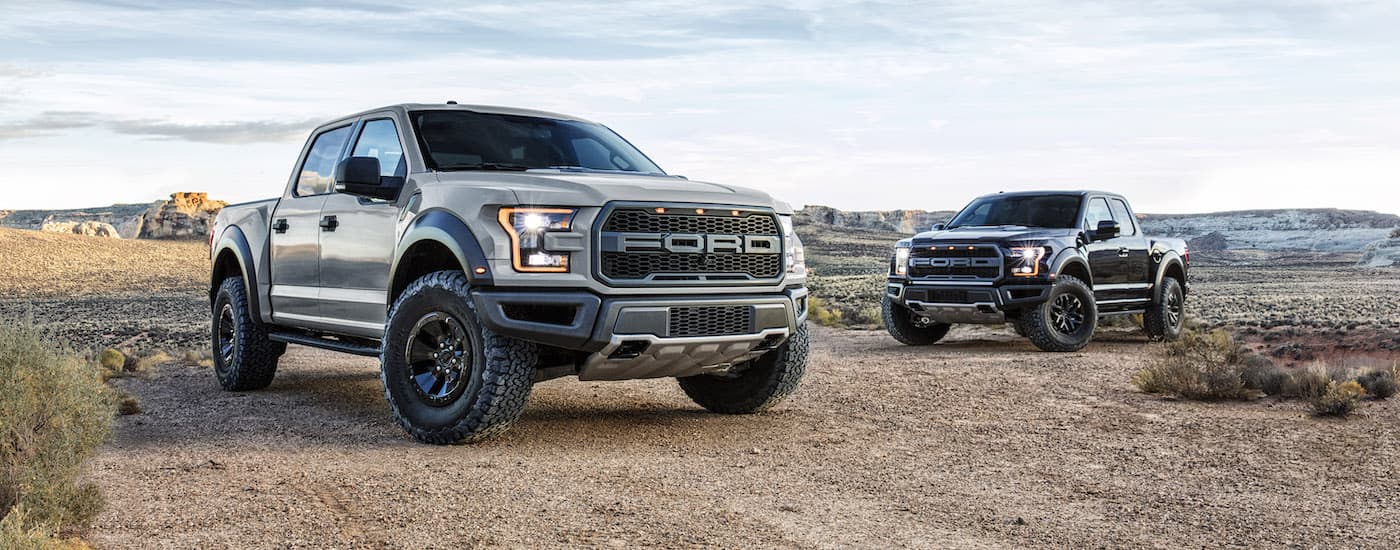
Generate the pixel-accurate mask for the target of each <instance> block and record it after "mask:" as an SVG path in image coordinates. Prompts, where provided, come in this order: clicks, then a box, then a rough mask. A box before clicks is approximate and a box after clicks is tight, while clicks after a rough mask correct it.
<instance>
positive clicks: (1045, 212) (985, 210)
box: [948, 195, 1080, 229]
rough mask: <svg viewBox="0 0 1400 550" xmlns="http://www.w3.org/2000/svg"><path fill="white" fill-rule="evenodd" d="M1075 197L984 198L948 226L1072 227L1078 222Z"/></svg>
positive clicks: (960, 213) (961, 213)
mask: <svg viewBox="0 0 1400 550" xmlns="http://www.w3.org/2000/svg"><path fill="white" fill-rule="evenodd" d="M1079 202H1080V197H1079V196H1078V195H1006V196H994V197H983V198H980V199H977V200H975V201H972V204H969V205H967V208H964V209H962V212H958V215H957V216H956V217H954V218H953V221H952V222H951V223H949V224H948V227H949V228H950V229H951V228H954V227H969V226H998V225H1020V226H1025V227H1048V228H1073V227H1078V226H1079V223H1078V220H1079Z"/></svg>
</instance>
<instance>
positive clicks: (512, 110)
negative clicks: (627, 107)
mask: <svg viewBox="0 0 1400 550" xmlns="http://www.w3.org/2000/svg"><path fill="white" fill-rule="evenodd" d="M384 111H401V112H409V111H469V112H473V113H485V114H492V115H511V116H528V117H537V118H550V119H555V120H572V121H576V122H584V123H588V124H597V123H596V122H593V121H591V120H588V119H586V118H583V117H576V116H573V115H566V114H563V113H553V112H549V111H539V110H535V109H521V108H517V107H502V106H499V105H459V104H457V103H398V104H395V105H385V106H383V107H376V108H374V109H366V110H364V111H360V112H358V113H354V114H350V115H345V116H343V117H339V118H336V119H335V120H331V121H328V122H326V123H324V124H322V125H321V126H329V125H333V124H338V123H340V122H342V121H345V120H353V119H356V118H360V117H362V116H365V115H369V114H373V113H382V112H384Z"/></svg>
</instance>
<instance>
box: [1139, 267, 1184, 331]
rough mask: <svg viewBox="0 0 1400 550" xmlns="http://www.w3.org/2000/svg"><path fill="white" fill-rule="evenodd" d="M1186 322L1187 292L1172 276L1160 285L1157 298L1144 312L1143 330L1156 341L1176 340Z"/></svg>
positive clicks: (1163, 280)
mask: <svg viewBox="0 0 1400 550" xmlns="http://www.w3.org/2000/svg"><path fill="white" fill-rule="evenodd" d="M1185 323H1186V292H1185V291H1183V290H1182V288H1181V283H1180V282H1178V281H1177V280H1176V279H1174V278H1172V277H1166V278H1164V279H1162V284H1161V285H1158V290H1157V300H1156V302H1155V303H1153V304H1152V306H1151V307H1148V308H1147V312H1146V313H1143V314H1142V330H1143V332H1146V333H1147V338H1148V339H1149V340H1152V341H1154V342H1160V341H1162V340H1176V339H1177V338H1180V337H1181V328H1182V326H1184V325H1185Z"/></svg>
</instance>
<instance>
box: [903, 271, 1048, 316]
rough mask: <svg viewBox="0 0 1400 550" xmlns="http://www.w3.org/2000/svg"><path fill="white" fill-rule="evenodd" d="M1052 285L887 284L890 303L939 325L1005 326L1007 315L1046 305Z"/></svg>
mask: <svg viewBox="0 0 1400 550" xmlns="http://www.w3.org/2000/svg"><path fill="white" fill-rule="evenodd" d="M1051 287H1052V285H1051V284H1050V283H1048V282H1046V283H1028V284H1014V285H1012V284H1004V285H959V284H920V283H916V282H910V281H907V280H900V279H891V280H890V281H889V283H888V284H886V285H885V295H886V296H888V297H889V299H890V301H892V302H894V303H896V304H898V305H901V306H904V307H905V308H906V309H908V310H909V311H910V312H912V313H913V314H915V315H918V316H921V317H924V318H927V319H929V320H931V321H933V322H937V323H950V324H952V323H956V324H996V323H1005V322H1006V320H1007V316H1008V313H1009V314H1011V315H1015V314H1016V312H1019V311H1020V310H1022V309H1025V308H1029V307H1034V306H1037V305H1040V304H1042V303H1045V301H1046V300H1048V299H1049V298H1050V289H1051Z"/></svg>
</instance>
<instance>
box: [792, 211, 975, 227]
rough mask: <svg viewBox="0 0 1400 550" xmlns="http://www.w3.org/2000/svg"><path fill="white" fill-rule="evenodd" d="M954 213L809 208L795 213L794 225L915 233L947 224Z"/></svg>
mask: <svg viewBox="0 0 1400 550" xmlns="http://www.w3.org/2000/svg"><path fill="white" fill-rule="evenodd" d="M953 214H955V212H927V211H924V210H882V211H871V212H847V211H844V210H837V209H835V208H832V207H830V206H817V205H811V206H807V207H806V208H803V209H802V210H800V211H798V212H797V223H799V224H810V225H827V226H833V227H849V228H853V229H874V230H879V231H896V232H899V233H918V232H920V231H928V230H929V228H930V227H933V224H935V223H945V222H947V221H948V219H949V218H952V217H953Z"/></svg>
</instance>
